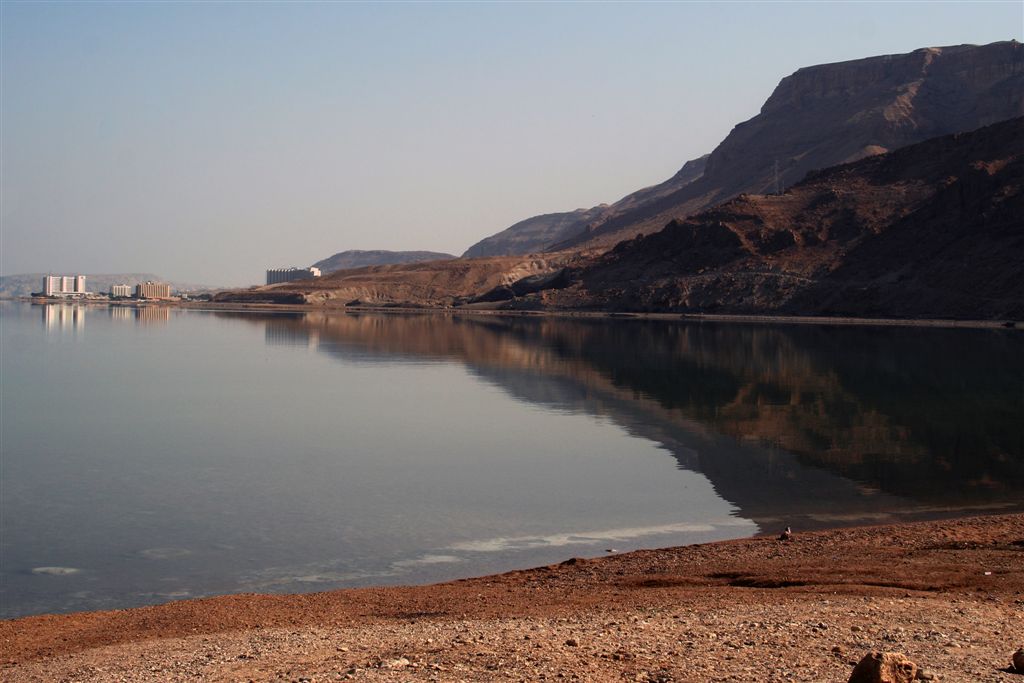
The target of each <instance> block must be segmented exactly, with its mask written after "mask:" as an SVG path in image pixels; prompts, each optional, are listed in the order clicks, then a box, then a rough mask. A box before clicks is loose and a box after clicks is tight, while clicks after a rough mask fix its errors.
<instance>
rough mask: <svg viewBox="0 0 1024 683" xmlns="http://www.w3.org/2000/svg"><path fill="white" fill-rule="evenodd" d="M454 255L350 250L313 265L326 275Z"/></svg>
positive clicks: (440, 258)
mask: <svg viewBox="0 0 1024 683" xmlns="http://www.w3.org/2000/svg"><path fill="white" fill-rule="evenodd" d="M453 258H455V256H454V255H453V254H442V253H440V252H437V251H381V250H375V251H361V250H359V249H350V250H349V251H339V252H338V253H337V254H335V255H334V256H330V257H328V258H325V259H323V260H320V261H317V262H316V263H314V264H313V267H314V268H319V269H320V270H321V271H322V272H324V273H333V272H334V271H336V270H348V269H351V268H365V267H366V266H385V265H390V264H392V263H419V262H420V261H441V260H444V259H453Z"/></svg>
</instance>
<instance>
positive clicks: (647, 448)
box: [0, 303, 1024, 617]
mask: <svg viewBox="0 0 1024 683" xmlns="http://www.w3.org/2000/svg"><path fill="white" fill-rule="evenodd" d="M0 334H2V340H0V342H2V354H0V362H2V387H0V389H2V391H0V401H2V403H0V417H2V424H0V430H2V441H0V447H2V456H3V459H2V466H3V469H2V480H0V487H2V490H0V513H2V517H0V531H2V548H0V550H2V564H0V574H2V584H0V586H2V587H0V605H2V612H0V614H2V616H5V617H12V616H18V615H24V614H33V613H41V612H53V611H70V610H81V609H100V608H112V607H126V606H133V605H140V604H148V603H153V602H162V601H166V600H169V599H176V598H183V597H193V596H199V595H208V594H214V593H227V592H238V591H305V590H324V589H329V588H335V587H341V586H357V585H368V584H380V583H413V582H425V581H433V580H441V579H449V578H455V577H462V576H469V575H476V574H481V573H487V572H493V571H500V570H505V569H511V568H516V567H527V566H532V565H537V564H544V563H549V562H555V561H559V560H562V559H565V558H567V557H570V556H573V555H599V554H603V553H604V552H605V551H606V549H609V548H615V549H617V550H619V551H622V550H629V549H632V548H638V547H651V546H664V545H675V544H681V543H691V542H702V541H707V540H713V539H722V538H730V537H737V536H744V535H749V534H753V533H757V532H759V531H768V532H773V531H775V530H777V529H779V528H781V527H783V526H785V525H786V524H792V525H793V526H794V528H796V529H797V530H800V529H806V528H813V527H821V526H835V525H841V524H849V523H864V522H873V521H891V520H902V519H914V518H920V517H935V516H942V515H946V514H955V513H958V512H961V511H963V510H1009V509H1018V508H1020V507H1021V506H1022V505H1024V335H1022V334H1021V333H1020V332H1019V331H1013V330H960V329H950V330H943V329H913V328H882V327H870V328H867V327H865V328H858V327H829V326H795V325H794V326H782V325H780V326H769V325H747V324H726V323H717V324H712V323H671V322H649V321H639V320H556V319H522V318H490V317H486V318H484V317H479V318H477V317H462V318H460V317H450V316H443V315H437V314H431V315H417V314H402V315H398V314H395V315H388V314H348V315H346V314H333V315H329V314H322V313H305V314H303V313H299V314H295V313H279V314H263V313H215V312H207V311H187V310H178V309H165V308H148V309H141V310H134V309H130V308H109V309H108V308H103V307H74V306H32V305H28V304H21V303H5V304H2V305H0Z"/></svg>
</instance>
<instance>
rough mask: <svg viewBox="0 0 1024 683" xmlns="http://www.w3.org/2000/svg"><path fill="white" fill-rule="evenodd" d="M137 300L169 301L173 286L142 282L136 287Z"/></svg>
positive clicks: (162, 283)
mask: <svg viewBox="0 0 1024 683" xmlns="http://www.w3.org/2000/svg"><path fill="white" fill-rule="evenodd" d="M135 298H136V299H169V298H171V286H170V285H169V284H167V283H165V282H141V283H139V284H137V285H135Z"/></svg>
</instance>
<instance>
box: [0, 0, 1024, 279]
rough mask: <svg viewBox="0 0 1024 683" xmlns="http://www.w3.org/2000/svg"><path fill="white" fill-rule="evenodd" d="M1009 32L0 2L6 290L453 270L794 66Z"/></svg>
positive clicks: (589, 194) (649, 8)
mask: <svg viewBox="0 0 1024 683" xmlns="http://www.w3.org/2000/svg"><path fill="white" fill-rule="evenodd" d="M1022 25H1024V5H1022V4H1021V3H1020V2H1017V1H1016V0H1014V1H1011V2H989V3H977V2H971V3H966V2H965V3H817V4H805V3H777V4H772V3H751V4H744V3H721V4H712V3H672V4H668V3H666V4H636V5H629V4H614V5H599V4H590V3H564V4H553V5H548V4H527V5H516V4H485V3H479V4H461V3H452V4H447V3H446V4H381V5H372V4H347V3H344V4H343V3H303V4H297V3H295V4H292V3H258V4H257V3H214V4H201V3H95V4H94V3H88V2H80V3H10V2H5V3H3V4H2V5H0V39H2V42H0V79H2V80H0V116H2V126H0V145H2V149H0V151H2V154H0V173H2V175H0V193H2V196H0V274H3V275H11V274H15V273H35V272H46V271H54V272H62V273H64V272H66V273H74V272H94V273H95V272H157V273H161V274H162V275H163V276H165V277H167V278H170V279H173V280H185V281H194V282H210V283H218V284H224V285H230V284H250V283H257V282H261V281H262V277H263V270H264V269H265V268H268V267H275V266H289V265H303V266H305V265H309V264H312V263H313V262H315V261H317V260H319V259H322V258H323V257H324V256H325V255H327V254H333V253H336V252H340V251H345V250H350V249H389V250H431V251H438V252H450V253H462V252H463V251H464V250H465V249H466V248H467V247H468V246H469V245H471V244H473V243H475V242H477V241H478V240H480V239H481V238H483V237H485V236H487V235H491V234H494V233H496V232H498V231H500V230H502V229H504V228H506V227H508V226H510V225H512V224H513V223H516V222H518V221H520V220H523V219H525V218H528V217H530V216H534V215H537V214H541V213H550V212H558V211H567V210H572V209H575V208H579V207H590V206H594V205H596V204H599V203H602V202H613V201H615V200H617V199H619V198H620V197H622V196H623V195H625V194H627V193H629V192H632V191H634V190H636V189H637V188H640V187H642V186H645V185H650V184H654V183H657V182H661V181H663V180H665V179H667V178H669V177H670V176H671V175H672V174H673V173H675V172H676V171H677V170H679V167H680V166H681V165H682V164H683V162H684V161H686V160H687V159H693V158H696V157H699V156H700V155H702V154H704V153H706V152H709V151H710V150H711V149H713V148H714V147H715V145H717V144H718V143H719V142H720V141H721V140H722V139H723V138H724V137H725V136H726V134H728V132H729V130H730V129H731V128H732V127H733V126H734V125H735V124H737V123H739V122H740V121H743V120H745V119H748V118H750V117H751V116H753V115H754V114H756V113H757V111H758V108H759V107H760V104H761V103H762V102H763V101H764V100H765V99H766V98H767V96H768V94H769V93H770V92H771V91H772V89H773V88H774V87H775V86H776V84H777V83H778V82H779V80H780V79H782V78H783V77H784V76H786V75H788V74H790V73H792V72H793V71H795V70H796V69H798V68H800V67H802V66H809V65H813V64H820V63H826V62H834V61H842V60H848V59H856V58H861V57H867V56H871V55H877V54H890V53H902V52H908V51H910V50H913V49H915V48H919V47H925V46H937V45H954V44H959V43H978V44H981V43H989V42H993V41H997V40H1007V39H1010V38H1016V39H1018V40H1020V39H1021V38H1022V36H1021V30H1022V29H1021V27H1022Z"/></svg>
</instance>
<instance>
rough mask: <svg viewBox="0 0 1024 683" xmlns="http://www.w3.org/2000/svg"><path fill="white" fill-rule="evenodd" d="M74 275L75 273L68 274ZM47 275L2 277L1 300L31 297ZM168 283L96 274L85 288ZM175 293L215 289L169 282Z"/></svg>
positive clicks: (134, 275) (150, 276) (88, 278)
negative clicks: (149, 282) (141, 283)
mask: <svg viewBox="0 0 1024 683" xmlns="http://www.w3.org/2000/svg"><path fill="white" fill-rule="evenodd" d="M61 274H63V273H61ZM67 274H68V275H74V274H75V273H67ZM46 275H47V274H46V273H22V274H19V275H4V276H0V299H10V298H14V297H19V296H29V295H30V294H32V293H33V292H39V291H42V289H43V277H45V276H46ZM148 281H153V282H168V281H167V280H164V279H162V278H161V277H160V276H159V275H153V274H152V273H94V274H92V275H86V276H85V288H86V289H87V290H89V291H90V292H109V291H110V286H111V285H115V284H125V285H132V286H133V287H134V286H135V285H137V284H139V283H140V282H148ZM169 284H170V285H171V290H172V291H175V292H200V291H210V290H213V289H215V288H214V287H210V286H208V285H197V284H192V283H186V282H169Z"/></svg>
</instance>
